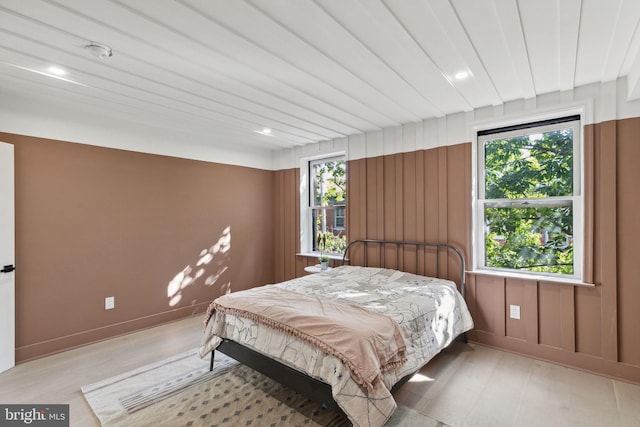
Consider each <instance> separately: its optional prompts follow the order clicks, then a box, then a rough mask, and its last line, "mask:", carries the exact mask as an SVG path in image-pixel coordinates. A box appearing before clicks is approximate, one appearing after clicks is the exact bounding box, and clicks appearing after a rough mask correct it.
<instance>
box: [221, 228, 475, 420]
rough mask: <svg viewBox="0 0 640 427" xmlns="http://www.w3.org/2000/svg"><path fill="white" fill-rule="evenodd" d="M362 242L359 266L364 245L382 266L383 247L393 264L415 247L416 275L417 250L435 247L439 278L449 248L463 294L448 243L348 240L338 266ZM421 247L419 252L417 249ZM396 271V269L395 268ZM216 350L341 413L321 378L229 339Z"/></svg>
mask: <svg viewBox="0 0 640 427" xmlns="http://www.w3.org/2000/svg"><path fill="white" fill-rule="evenodd" d="M360 244H362V248H363V251H364V255H363V260H364V262H363V264H364V265H363V266H364V267H368V266H369V265H368V260H367V252H368V251H367V248H368V247H369V246H370V245H378V247H379V253H378V256H379V258H378V259H379V262H380V265H379V266H380V267H384V266H385V256H384V255H385V248H386V246H388V245H393V246H394V247H395V248H396V266H399V265H400V260H401V256H403V255H404V254H402V255H401V252H402V251H400V250H399V249H400V248H402V247H405V246H409V247H411V246H413V247H415V252H416V254H415V267H416V271H415V273H416V274H419V273H418V271H417V269H418V266H419V263H418V261H419V253H420V252H422V254H423V255H426V253H427V249H428V248H435V256H436V262H435V264H436V277H439V274H440V252H441V249H443V248H444V249H445V250H446V251H449V250H450V251H452V252H453V253H455V254H456V255H457V257H458V258H459V260H460V292H461V294H462V296H463V297H464V296H465V283H466V281H465V261H464V256H463V255H462V252H461V251H460V249H458V248H457V247H455V246H453V245H450V244H448V243H435V242H403V241H395V240H372V239H359V240H354V241H352V242H350V243H349V244H348V245H347V247H346V249H345V251H344V255H343V257H342V265H345V263H346V262H349V263H350V259H351V258H350V257H349V253H350V251H351V250H353V247H355V246H357V245H360ZM421 248H422V251H420V249H421ZM396 269H397V270H399V268H396ZM424 270H426V265H425V266H424ZM462 339H463V341H464V342H465V343H466V342H467V338H466V333H465V334H463V336H462ZM216 350H217V351H220V352H221V353H223V354H226V355H227V356H229V357H231V358H233V359H235V360H237V361H238V362H240V363H242V364H244V365H246V366H248V367H250V368H252V369H254V370H256V371H258V372H260V373H261V374H263V375H265V376H267V377H269V378H271V379H273V380H274V381H277V382H279V383H280V384H282V385H284V386H286V387H289V388H291V389H292V390H295V391H296V392H298V393H300V394H302V395H303V396H307V397H308V398H309V399H311V400H313V401H315V402H318V403H320V404H322V407H323V408H325V409H330V410H335V411H337V412H340V413H342V409H341V408H340V407H339V406H338V404H337V403H336V402H335V400H334V399H333V394H332V393H331V386H330V385H329V384H327V383H325V382H324V381H321V380H318V379H316V378H313V377H310V376H309V375H307V374H305V373H302V372H300V371H298V370H296V369H293V368H291V367H289V366H287V365H285V364H283V363H281V362H278V361H277V360H274V359H272V358H270V357H269V356H266V355H264V354H262V353H259V352H257V351H255V350H253V349H251V348H248V347H246V346H244V345H242V344H240V343H237V342H235V341H232V340H229V339H226V338H225V339H223V340H222V342H221V343H220V345H219V346H218V347H217V348H216ZM216 350H213V351H212V352H211V362H210V365H209V370H210V371H211V370H213V362H214V360H213V359H214V356H215V351H216ZM413 375H414V373H411V374H409V375H407V376H405V377H403V378H402V379H400V381H398V382H397V383H396V384H395V385H394V386H393V388H392V389H391V393H392V394H393V393H394V392H395V391H396V390H397V389H399V388H400V387H401V386H402V385H404V384H405V383H406V382H407V381H408V380H409V379H411V377H412V376H413Z"/></svg>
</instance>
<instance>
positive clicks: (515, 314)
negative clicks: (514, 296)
mask: <svg viewBox="0 0 640 427" xmlns="http://www.w3.org/2000/svg"><path fill="white" fill-rule="evenodd" d="M509 317H511V318H512V319H520V306H519V305H510V306H509Z"/></svg>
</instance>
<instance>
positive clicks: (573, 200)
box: [476, 116, 582, 279]
mask: <svg viewBox="0 0 640 427" xmlns="http://www.w3.org/2000/svg"><path fill="white" fill-rule="evenodd" d="M580 129H581V126H580V116H571V117H565V118H559V119H553V120H547V121H543V122H535V123H528V124H523V125H518V126H511V127H508V128H500V129H492V130H485V131H481V132H478V141H477V144H478V145H477V151H476V153H477V161H478V163H477V165H478V167H477V172H478V176H477V183H478V188H477V192H476V194H477V197H478V198H477V200H476V202H477V203H476V208H477V212H476V241H477V242H478V243H479V244H478V245H477V251H476V256H477V264H478V267H479V268H485V269H495V270H503V271H505V270H506V271H511V272H524V273H535V274H545V275H558V276H564V277H571V278H578V279H579V278H580V277H581V275H582V197H581V191H580V176H581V170H580V165H581V161H580V158H581V156H580V140H581V136H580V135H581V134H580Z"/></svg>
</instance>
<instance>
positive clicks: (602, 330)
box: [275, 118, 640, 382]
mask: <svg viewBox="0 0 640 427" xmlns="http://www.w3.org/2000/svg"><path fill="white" fill-rule="evenodd" d="M637 135H640V118H633V119H625V120H619V121H608V122H603V123H599V124H595V125H589V126H586V127H585V129H584V137H585V164H586V171H585V192H586V194H585V199H586V210H587V211H588V212H587V220H586V227H587V229H588V230H590V231H589V233H588V234H589V239H588V241H587V242H586V243H587V245H586V246H587V247H591V248H592V249H591V250H590V251H589V252H588V253H587V254H586V256H585V259H586V262H585V263H586V270H587V274H586V275H585V276H586V277H587V278H593V281H594V283H596V286H595V287H576V286H572V285H569V284H563V283H554V282H548V281H536V280H526V279H512V278H506V277H502V276H499V275H485V274H472V273H470V274H468V275H467V281H468V287H467V291H468V294H467V300H468V303H469V308H470V310H471V312H472V315H473V319H474V322H475V329H474V331H473V332H472V333H471V334H470V338H471V339H472V340H474V341H476V342H478V343H482V344H485V345H490V346H494V347H498V348H502V349H506V350H509V351H515V352H519V353H522V354H525V355H530V356H533V357H537V358H541V359H546V360H549V361H552V362H556V363H560V364H564V365H567V366H572V367H575V368H580V369H585V370H589V371H592V372H596V373H600V374H604V375H609V376H613V377H618V378H623V379H626V380H629V381H633V382H640V327H639V326H640V310H638V308H637V302H638V301H640V274H638V272H637V271H636V268H637V266H639V265H640V250H638V242H640V222H639V221H638V219H637V218H638V213H639V212H640V191H638V183H640V167H638V161H639V159H640V143H638V140H637ZM348 177H349V180H348V205H347V227H348V238H349V239H350V240H353V239H356V238H372V239H380V238H386V239H398V240H401V239H402V240H437V241H445V242H449V243H453V244H456V245H458V246H460V247H462V248H463V249H464V252H465V255H466V257H467V260H468V261H470V260H471V259H470V257H471V214H472V213H471V144H469V143H467V144H460V145H455V146H448V147H439V148H433V149H427V150H419V151H415V152H409V153H402V154H392V155H386V156H379V157H371V158H364V159H359V160H351V161H349V164H348ZM298 181H299V175H298V172H297V170H296V169H291V170H286V171H279V172H277V173H276V185H275V188H276V218H282V219H281V220H280V221H281V222H280V223H279V224H280V225H278V227H283V229H284V228H287V227H289V228H290V229H291V232H289V231H287V232H285V233H279V232H278V231H277V230H278V229H277V230H276V242H277V244H278V245H279V246H277V248H276V262H277V268H276V272H277V273H276V276H277V279H284V278H291V277H296V276H300V275H302V274H304V270H303V268H304V266H305V265H307V264H314V263H315V262H316V260H315V259H313V258H306V257H300V256H296V253H297V252H298V251H299V240H300V239H299V234H300V225H299V199H298V198H297V197H299V196H298V185H299V182H298ZM294 227H295V228H294ZM278 242H279V243H278ZM285 247H286V249H285ZM372 256H373V257H376V256H377V255H376V254H375V253H374V254H372ZM414 259H415V258H414V257H413V255H411V256H406V257H404V258H402V259H401V261H400V263H401V264H402V265H400V266H399V267H401V268H406V269H411V268H413V266H412V263H415V261H413V260H414ZM388 260H390V261H389V262H388V266H389V267H395V265H393V263H395V258H393V257H388ZM419 262H423V261H422V260H420V261H419ZM424 262H425V263H427V264H428V262H429V260H428V259H425V260H424ZM442 263H443V264H444V265H441V267H444V268H445V269H447V268H448V270H449V273H450V274H449V277H451V278H452V279H454V280H457V277H455V274H456V273H455V271H456V269H455V268H451V267H453V266H448V265H447V264H448V263H449V261H447V260H444V261H442ZM469 265H470V263H469ZM445 271H446V270H445ZM512 304H513V305H519V306H520V309H521V319H519V320H516V319H511V318H510V317H509V306H510V305H512Z"/></svg>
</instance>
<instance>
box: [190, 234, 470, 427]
mask: <svg viewBox="0 0 640 427" xmlns="http://www.w3.org/2000/svg"><path fill="white" fill-rule="evenodd" d="M441 253H442V255H441ZM356 264H357V265H356ZM370 265H376V266H370ZM389 266H391V267H393V268H386V267H389ZM402 270H411V271H413V272H414V273H415V274H414V273H411V272H406V271H402ZM441 271H444V273H443V274H442V276H445V275H447V274H448V272H449V271H455V273H452V276H457V279H458V282H459V287H458V286H457V285H456V283H455V282H453V281H451V280H447V279H442V278H439V276H441V274H440V272H441ZM464 271H465V266H464V257H463V255H462V252H461V251H460V250H459V249H458V248H456V247H455V246H452V245H449V244H446V243H431V242H398V241H385V240H355V241H353V242H351V243H350V244H349V245H348V246H347V249H346V250H345V253H344V257H343V260H342V265H341V266H339V267H336V268H333V269H332V270H330V271H327V272H322V273H318V274H312V275H308V276H304V277H300V278H296V279H293V280H289V281H286V282H282V283H278V284H273V285H265V286H261V287H258V288H253V289H249V290H247V291H240V292H236V293H232V294H228V295H224V296H222V297H220V298H218V299H216V300H215V301H214V302H212V303H211V305H210V307H209V309H208V310H207V316H206V318H205V330H204V334H203V337H202V342H201V346H200V350H199V353H200V356H201V357H206V356H207V355H208V354H209V353H211V367H212V368H213V357H214V351H216V350H217V351H220V352H222V353H225V354H227V355H228V356H230V357H232V358H234V359H236V360H238V361H239V362H241V363H243V364H245V365H247V366H250V367H252V368H253V369H255V370H257V371H259V372H261V373H263V374H264V375H267V376H269V377H271V378H273V379H274V380H276V381H279V382H280V383H282V384H283V385H286V386H288V387H290V388H292V389H294V390H296V391H298V392H299V393H302V394H304V395H307V396H308V397H309V398H311V399H312V400H315V401H317V402H320V403H321V404H322V405H323V407H326V408H327V409H335V410H338V411H342V412H344V413H345V414H346V416H347V417H348V418H349V420H350V421H351V422H352V423H353V424H354V425H356V426H373V427H375V426H381V425H383V424H384V423H385V422H386V421H387V420H388V419H389V417H390V416H391V415H392V414H393V411H394V410H395V409H396V407H397V405H396V403H395V401H394V399H393V392H394V391H395V390H396V389H397V388H398V387H400V386H401V385H402V384H404V383H405V382H406V381H407V380H409V379H410V378H411V377H412V376H413V375H414V374H415V373H416V372H417V371H418V370H419V369H420V368H421V367H422V366H424V365H425V364H426V363H427V362H428V361H429V360H431V359H432V358H433V357H434V356H435V355H436V354H438V353H439V352H440V351H441V350H442V349H444V348H446V347H447V346H448V345H449V344H450V343H451V342H452V341H453V340H454V339H456V338H457V337H461V338H462V339H465V340H466V338H465V332H466V331H468V330H470V329H471V328H472V327H473V321H472V319H471V316H470V315H469V311H468V309H467V307H466V304H465V302H464V294H465V289H464V286H465V280H464V277H465V276H464ZM419 272H420V273H423V274H417V273H419ZM426 274H428V275H426ZM432 276H433V277H432ZM290 310H292V311H290ZM296 310H297V311H296ZM317 313H320V314H317ZM281 316H283V317H281ZM373 325H375V326H373ZM350 334H351V335H350ZM365 356H367V357H365Z"/></svg>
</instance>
